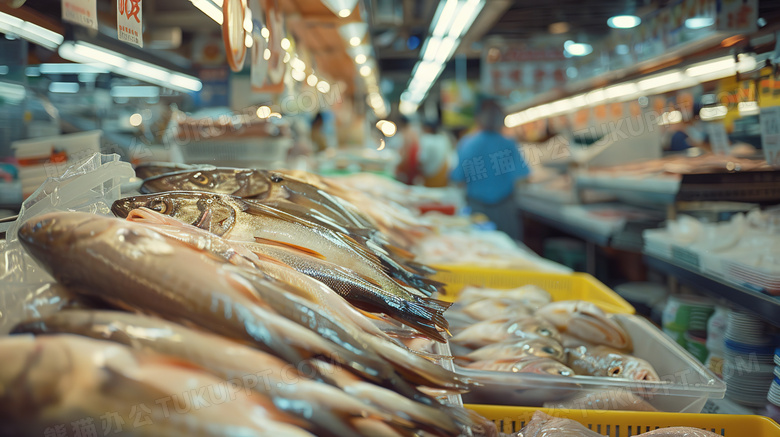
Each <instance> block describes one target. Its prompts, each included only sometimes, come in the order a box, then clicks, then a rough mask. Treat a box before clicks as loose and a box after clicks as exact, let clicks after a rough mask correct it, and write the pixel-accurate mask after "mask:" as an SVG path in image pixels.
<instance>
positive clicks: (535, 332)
mask: <svg viewBox="0 0 780 437" xmlns="http://www.w3.org/2000/svg"><path fill="white" fill-rule="evenodd" d="M534 337H547V338H551V339H553V340H555V341H557V342H559V343H560V342H561V334H560V333H559V332H558V330H557V329H556V328H555V326H553V324H552V323H550V322H548V321H547V320H545V319H542V318H540V317H534V316H520V317H498V318H495V319H488V320H483V321H480V322H477V323H475V324H473V325H471V326H468V327H467V328H465V329H463V330H462V331H460V332H456V333H455V335H454V336H453V337H452V338H450V342H452V343H455V344H459V345H461V346H465V347H469V348H472V349H476V348H480V347H484V346H487V345H489V344H492V343H500V342H505V341H509V340H513V339H514V340H521V339H527V338H534Z"/></svg>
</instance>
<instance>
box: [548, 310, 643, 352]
mask: <svg viewBox="0 0 780 437" xmlns="http://www.w3.org/2000/svg"><path fill="white" fill-rule="evenodd" d="M536 315H537V316H538V317H542V318H544V319H547V320H548V321H549V322H550V323H552V324H553V325H555V327H556V328H558V331H560V332H561V333H562V334H568V335H571V336H573V337H577V338H579V339H581V340H584V341H586V342H589V343H593V344H600V345H604V346H610V347H613V348H615V349H619V350H623V351H629V350H631V347H632V345H631V336H630V335H628V332H626V330H625V329H623V327H622V326H620V324H618V323H617V322H615V321H614V320H612V319H610V318H608V317H607V314H606V313H605V312H604V311H603V310H602V309H601V308H599V307H597V306H596V305H594V304H593V303H590V302H586V301H580V300H567V301H558V302H553V303H550V304H547V305H545V306H543V307H542V308H540V309H539V310H538V311H537V312H536Z"/></svg>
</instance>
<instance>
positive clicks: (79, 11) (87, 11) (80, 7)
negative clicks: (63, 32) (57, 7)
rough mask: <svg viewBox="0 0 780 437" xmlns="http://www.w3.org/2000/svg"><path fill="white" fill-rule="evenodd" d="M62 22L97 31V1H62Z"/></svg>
mask: <svg viewBox="0 0 780 437" xmlns="http://www.w3.org/2000/svg"><path fill="white" fill-rule="evenodd" d="M62 20H63V21H69V22H71V23H73V24H78V25H79V26H84V27H88V28H90V29H95V30H97V28H98V20H97V0H62Z"/></svg>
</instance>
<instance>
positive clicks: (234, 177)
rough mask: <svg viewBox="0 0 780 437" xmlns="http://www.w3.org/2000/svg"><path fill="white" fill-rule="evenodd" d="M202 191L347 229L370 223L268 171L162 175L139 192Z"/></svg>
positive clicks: (338, 201)
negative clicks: (299, 209) (297, 209)
mask: <svg viewBox="0 0 780 437" xmlns="http://www.w3.org/2000/svg"><path fill="white" fill-rule="evenodd" d="M167 191H203V192H209V193H217V194H229V195H233V196H238V197H243V198H248V199H254V200H258V201H262V202H263V203H265V204H268V205H271V206H279V205H280V204H282V203H292V204H297V205H300V206H303V207H305V208H307V209H310V210H312V211H314V212H315V213H316V214H322V215H324V216H325V217H328V218H329V219H330V220H332V221H334V222H335V223H338V224H341V225H343V226H346V227H356V228H364V227H371V224H370V223H369V222H368V221H367V220H366V219H365V218H363V217H361V216H360V215H359V214H357V213H355V212H354V210H349V209H347V207H345V206H344V204H343V202H344V201H343V200H341V199H338V198H336V197H334V196H332V195H330V194H328V193H327V192H325V191H324V190H321V189H319V188H318V187H315V186H313V185H311V184H308V183H306V182H303V181H300V180H298V179H295V178H291V177H289V176H286V175H284V174H282V173H278V172H272V171H267V170H252V169H237V168H213V169H208V170H203V171H201V170H193V171H188V170H184V171H179V172H175V173H169V174H163V175H160V176H158V177H155V178H151V179H148V180H146V181H144V183H143V185H142V186H141V192H142V193H146V194H153V193H162V192H167Z"/></svg>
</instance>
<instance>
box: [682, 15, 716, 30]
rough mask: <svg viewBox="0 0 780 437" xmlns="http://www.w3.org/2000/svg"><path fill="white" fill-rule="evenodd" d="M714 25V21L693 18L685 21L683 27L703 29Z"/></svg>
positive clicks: (704, 18) (708, 18) (707, 18)
mask: <svg viewBox="0 0 780 437" xmlns="http://www.w3.org/2000/svg"><path fill="white" fill-rule="evenodd" d="M713 24H715V19H714V18H710V17H693V18H688V19H687V20H685V27H687V28H688V29H703V28H705V27H710V26H712V25H713Z"/></svg>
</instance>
